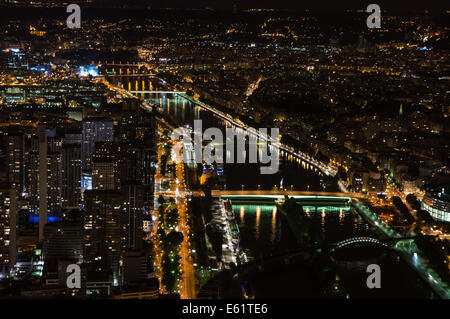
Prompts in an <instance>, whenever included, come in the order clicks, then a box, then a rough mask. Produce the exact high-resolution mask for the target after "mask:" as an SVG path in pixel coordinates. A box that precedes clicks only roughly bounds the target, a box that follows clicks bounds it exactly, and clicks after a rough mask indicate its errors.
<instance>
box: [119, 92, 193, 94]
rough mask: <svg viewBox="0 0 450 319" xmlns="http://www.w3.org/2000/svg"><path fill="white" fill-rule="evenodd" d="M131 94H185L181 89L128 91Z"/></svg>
mask: <svg viewBox="0 0 450 319" xmlns="http://www.w3.org/2000/svg"><path fill="white" fill-rule="evenodd" d="M128 92H130V93H133V94H156V93H160V94H185V93H186V92H181V91H128Z"/></svg>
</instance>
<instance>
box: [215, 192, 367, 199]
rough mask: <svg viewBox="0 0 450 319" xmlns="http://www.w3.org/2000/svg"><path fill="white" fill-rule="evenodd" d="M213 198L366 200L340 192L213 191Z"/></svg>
mask: <svg viewBox="0 0 450 319" xmlns="http://www.w3.org/2000/svg"><path fill="white" fill-rule="evenodd" d="M212 196H222V197H235V198H237V197H247V198H252V197H254V198H255V197H261V198H268V199H275V200H276V199H284V198H285V196H289V197H294V198H297V197H298V198H305V197H311V198H316V199H325V200H330V199H331V200H333V199H346V200H350V199H352V198H364V195H361V194H357V193H340V192H308V191H273V190H243V191H240V190H224V191H222V190H213V191H212Z"/></svg>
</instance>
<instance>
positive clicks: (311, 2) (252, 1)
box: [141, 0, 450, 11]
mask: <svg viewBox="0 0 450 319" xmlns="http://www.w3.org/2000/svg"><path fill="white" fill-rule="evenodd" d="M141 2H147V3H148V4H149V5H151V6H155V7H179V8H188V7H197V8H204V7H213V8H221V9H228V8H230V9H231V7H232V5H233V4H237V6H238V8H283V9H305V8H311V9H320V10H327V11H329V10H345V9H355V10H356V9H363V8H366V7H367V5H369V4H371V3H376V4H379V5H380V6H381V8H382V9H387V10H400V11H409V9H413V10H423V9H447V8H450V5H449V1H448V0H429V1H424V0H421V1H417V0H416V1H414V0H368V1H365V0H340V1H339V0H334V1H330V0H240V1H239V0H188V1H186V0H160V1H153V0H148V1H142V0H141Z"/></svg>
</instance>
